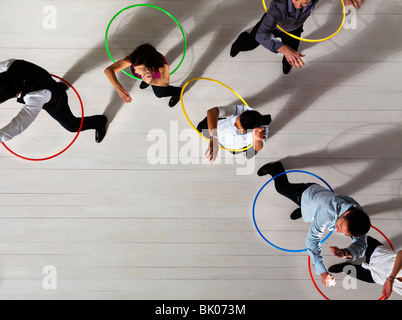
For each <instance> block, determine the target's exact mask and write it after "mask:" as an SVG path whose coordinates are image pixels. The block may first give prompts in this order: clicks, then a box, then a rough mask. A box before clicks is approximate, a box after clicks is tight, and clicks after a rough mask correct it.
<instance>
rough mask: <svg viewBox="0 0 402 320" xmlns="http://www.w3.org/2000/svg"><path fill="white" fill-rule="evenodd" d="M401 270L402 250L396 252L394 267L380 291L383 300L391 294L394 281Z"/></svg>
mask: <svg viewBox="0 0 402 320" xmlns="http://www.w3.org/2000/svg"><path fill="white" fill-rule="evenodd" d="M401 270H402V250H400V251H399V252H398V254H397V255H396V259H395V262H394V267H393V268H392V271H391V274H390V275H389V277H388V278H387V280H386V281H385V283H384V286H383V289H382V295H383V296H384V300H387V299H388V298H389V297H390V296H391V293H392V287H393V284H394V281H395V278H396V277H397V276H398V273H399V272H400V271H401Z"/></svg>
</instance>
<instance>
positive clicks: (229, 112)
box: [217, 104, 268, 149]
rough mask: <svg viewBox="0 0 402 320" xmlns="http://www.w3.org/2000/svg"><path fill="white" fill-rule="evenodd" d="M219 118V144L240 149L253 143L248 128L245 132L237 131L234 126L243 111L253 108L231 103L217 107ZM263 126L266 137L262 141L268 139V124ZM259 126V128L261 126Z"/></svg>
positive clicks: (250, 131)
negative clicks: (231, 104)
mask: <svg viewBox="0 0 402 320" xmlns="http://www.w3.org/2000/svg"><path fill="white" fill-rule="evenodd" d="M218 109H219V118H224V119H220V120H219V121H218V127H217V130H218V139H219V144H220V145H222V146H224V147H225V148H228V149H242V148H244V147H247V146H249V145H250V144H252V143H253V132H252V130H249V132H247V133H239V132H238V129H237V128H236V127H235V125H234V124H235V122H236V120H237V118H238V117H239V116H240V115H241V114H242V113H243V112H245V111H248V110H253V109H252V108H250V107H247V106H245V105H243V104H242V105H233V106H227V107H218ZM261 127H264V128H265V133H266V138H265V139H264V140H262V142H263V143H265V141H266V140H267V139H268V126H266V125H264V126H261ZM261 127H260V128H261Z"/></svg>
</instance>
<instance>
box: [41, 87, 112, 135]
mask: <svg viewBox="0 0 402 320" xmlns="http://www.w3.org/2000/svg"><path fill="white" fill-rule="evenodd" d="M43 109H45V110H46V111H47V113H49V114H50V116H51V117H52V118H53V119H55V120H56V121H57V122H58V123H60V124H61V125H62V126H63V128H65V129H66V130H68V131H70V132H78V130H79V128H80V124H81V119H82V118H77V117H76V116H74V115H73V113H72V112H71V110H70V107H69V105H68V96H67V93H66V92H63V93H62V95H61V99H60V101H59V102H58V103H57V104H56V105H54V106H49V107H48V106H45V107H44V108H43ZM106 121H107V120H106V117H105V116H104V115H97V116H90V117H84V123H83V125H82V129H81V130H82V131H85V130H89V129H99V128H102V127H103V126H105V125H106Z"/></svg>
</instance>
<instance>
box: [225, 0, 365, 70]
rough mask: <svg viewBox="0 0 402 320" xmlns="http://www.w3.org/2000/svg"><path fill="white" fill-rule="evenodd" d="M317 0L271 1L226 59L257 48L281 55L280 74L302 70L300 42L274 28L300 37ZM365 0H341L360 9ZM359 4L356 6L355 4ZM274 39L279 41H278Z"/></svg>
mask: <svg viewBox="0 0 402 320" xmlns="http://www.w3.org/2000/svg"><path fill="white" fill-rule="evenodd" d="M318 1H319V0H273V1H272V2H271V4H270V6H269V9H268V12H267V13H265V14H264V15H263V17H262V19H261V20H260V21H259V22H258V23H257V24H256V25H255V27H254V28H253V29H252V31H251V32H250V33H248V32H246V31H245V32H242V33H241V34H240V35H239V36H238V38H237V39H236V41H235V42H234V43H233V44H232V47H231V50H230V56H231V57H235V56H237V54H238V53H239V52H240V51H250V50H254V49H255V48H257V47H258V46H259V45H262V46H264V47H265V48H266V49H268V50H270V51H271V52H273V53H281V54H283V59H282V71H283V73H284V74H288V73H289V72H290V70H291V69H292V67H295V68H302V67H303V66H305V63H304V61H303V59H302V58H303V57H304V54H301V53H300V52H298V49H299V44H300V40H298V39H295V38H293V37H291V36H289V35H287V34H286V33H284V32H282V31H281V30H279V29H278V28H277V26H278V25H279V26H280V27H281V28H282V29H283V30H285V31H287V32H288V33H290V34H292V35H295V36H297V37H301V34H302V32H303V24H304V22H305V21H306V20H307V18H308V17H309V16H310V15H311V13H312V12H313V10H314V8H315V6H316V4H317V3H318ZM364 1H365V0H345V4H346V5H347V6H354V7H355V8H360V4H363V3H364ZM359 3H360V4H359ZM278 38H281V40H279V39H278Z"/></svg>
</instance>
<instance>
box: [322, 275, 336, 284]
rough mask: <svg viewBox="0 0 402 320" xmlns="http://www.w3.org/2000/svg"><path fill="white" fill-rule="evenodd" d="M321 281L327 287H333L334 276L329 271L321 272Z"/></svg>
mask: <svg viewBox="0 0 402 320" xmlns="http://www.w3.org/2000/svg"><path fill="white" fill-rule="evenodd" d="M321 283H322V284H323V285H324V286H327V287H333V286H335V284H336V282H335V278H334V276H333V275H332V274H330V273H329V272H324V273H321Z"/></svg>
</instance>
